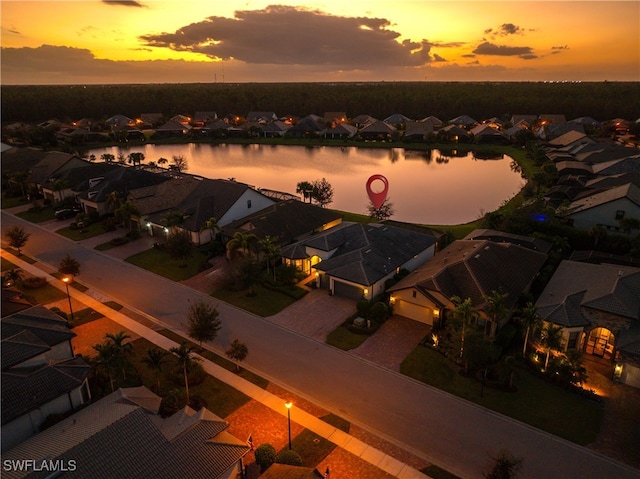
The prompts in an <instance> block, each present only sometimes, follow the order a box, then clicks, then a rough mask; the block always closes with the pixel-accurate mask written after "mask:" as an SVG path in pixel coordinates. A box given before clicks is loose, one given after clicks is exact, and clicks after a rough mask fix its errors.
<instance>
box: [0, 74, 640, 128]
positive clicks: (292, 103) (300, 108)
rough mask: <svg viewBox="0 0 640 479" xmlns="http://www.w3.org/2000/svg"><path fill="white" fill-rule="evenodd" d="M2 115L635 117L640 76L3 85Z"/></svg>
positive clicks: (8, 118)
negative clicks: (550, 79)
mask: <svg viewBox="0 0 640 479" xmlns="http://www.w3.org/2000/svg"><path fill="white" fill-rule="evenodd" d="M0 92H1V98H0V101H1V105H2V122H3V123H8V122H16V121H24V122H41V121H45V120H48V119H51V118H57V119H58V120H60V121H65V122H70V121H73V120H78V119H81V118H83V117H89V118H94V119H97V120H100V119H106V118H109V117H110V116H113V115H115V114H123V115H127V116H129V117H131V118H135V117H137V116H139V115H140V114H141V113H162V114H164V115H165V116H173V115H176V114H193V113H195V112H196V111H215V112H217V113H218V115H227V114H232V113H234V114H239V115H245V114H246V113H247V112H249V111H273V112H275V113H276V114H277V115H279V116H286V115H295V116H301V117H302V116H306V115H309V114H312V113H313V114H317V115H323V114H324V113H325V112H328V111H340V112H346V113H347V116H349V117H355V116H357V115H360V114H369V115H372V116H374V117H376V118H380V119H383V118H386V117H387V116H389V115H392V114H394V113H402V114H404V115H406V116H408V117H409V118H412V119H420V118H424V117H427V116H429V115H433V116H436V117H438V118H440V119H441V120H443V121H447V120H449V119H452V118H454V117H456V116H458V115H463V114H464V115H469V116H472V117H473V118H475V119H476V120H482V119H486V118H491V117H494V116H496V117H500V116H503V115H511V114H549V113H559V114H564V115H565V116H566V117H567V119H572V118H577V117H581V116H591V117H593V118H595V119H596V120H600V121H605V120H610V119H613V118H618V117H620V118H625V119H629V120H635V119H636V118H637V116H638V115H639V114H640V113H639V112H640V82H594V83H544V82H513V83H510V82H505V83H500V82H484V83H465V82H435V83H430V82H399V83H384V82H383V83H242V84H225V83H209V84H206V83H198V84H145V85H26V86H24V85H2V87H1V89H0Z"/></svg>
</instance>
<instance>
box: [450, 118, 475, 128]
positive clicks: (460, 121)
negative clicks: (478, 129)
mask: <svg viewBox="0 0 640 479" xmlns="http://www.w3.org/2000/svg"><path fill="white" fill-rule="evenodd" d="M448 123H449V125H455V126H457V127H460V128H464V129H466V130H470V129H471V128H473V127H474V126H476V125H478V123H479V122H478V121H476V120H474V119H473V118H471V117H470V116H467V115H460V116H456V117H455V118H453V119H451V120H449V122H448Z"/></svg>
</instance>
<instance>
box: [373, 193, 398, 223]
mask: <svg viewBox="0 0 640 479" xmlns="http://www.w3.org/2000/svg"><path fill="white" fill-rule="evenodd" d="M367 211H368V212H369V216H370V217H371V218H375V219H376V220H378V221H384V220H388V219H389V218H391V217H392V216H393V215H394V214H395V213H396V211H395V209H394V208H393V203H391V201H390V200H389V198H385V200H384V201H383V202H382V204H381V205H380V208H376V207H375V206H373V203H372V202H369V204H368V205H367Z"/></svg>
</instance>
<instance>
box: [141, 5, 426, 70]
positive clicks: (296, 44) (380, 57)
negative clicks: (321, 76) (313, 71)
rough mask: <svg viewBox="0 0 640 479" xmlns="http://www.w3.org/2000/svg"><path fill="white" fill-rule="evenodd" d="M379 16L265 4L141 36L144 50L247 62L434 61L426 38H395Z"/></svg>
mask: <svg viewBox="0 0 640 479" xmlns="http://www.w3.org/2000/svg"><path fill="white" fill-rule="evenodd" d="M390 25H391V24H390V22H389V20H387V19H384V18H367V17H340V16H335V15H331V14H328V13H324V12H322V11H319V10H310V9H306V8H302V7H299V8H297V7H290V6H282V5H271V6H268V7H266V8H264V9H263V10H239V11H236V12H235V14H234V17H233V18H225V17H216V16H213V17H209V18H207V19H205V20H203V21H201V22H197V23H192V24H190V25H187V26H184V27H182V28H179V29H178V30H176V31H175V32H172V33H171V32H164V33H160V34H146V35H141V36H140V39H141V40H142V41H143V42H145V44H146V45H147V46H151V47H156V48H169V49H172V50H176V51H188V52H194V53H200V54H203V55H206V56H208V57H210V58H214V59H223V60H229V59H236V60H239V61H242V62H246V63H250V64H261V65H264V64H275V65H336V66H338V67H340V68H342V69H361V68H368V67H372V66H374V65H375V66H381V65H386V66H420V65H424V64H427V63H430V62H434V61H437V59H436V57H434V56H433V55H432V54H431V47H432V46H433V44H431V43H430V42H428V41H427V40H422V41H418V42H416V41H411V40H404V41H402V42H400V41H399V40H398V39H399V37H400V33H398V32H395V31H393V30H391V29H390Z"/></svg>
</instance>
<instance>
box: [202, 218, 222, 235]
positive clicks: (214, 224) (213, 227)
mask: <svg viewBox="0 0 640 479" xmlns="http://www.w3.org/2000/svg"><path fill="white" fill-rule="evenodd" d="M203 231H211V239H212V240H213V239H214V238H215V236H216V232H220V231H222V228H220V225H218V220H217V219H216V218H215V217H214V216H212V217H211V218H209V219H208V220H207V221H205V222H204V224H203V225H202V227H201V228H200V233H202V232H203Z"/></svg>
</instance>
